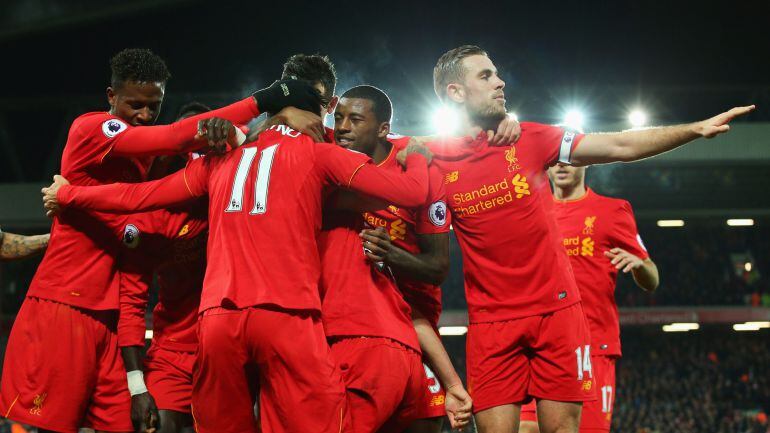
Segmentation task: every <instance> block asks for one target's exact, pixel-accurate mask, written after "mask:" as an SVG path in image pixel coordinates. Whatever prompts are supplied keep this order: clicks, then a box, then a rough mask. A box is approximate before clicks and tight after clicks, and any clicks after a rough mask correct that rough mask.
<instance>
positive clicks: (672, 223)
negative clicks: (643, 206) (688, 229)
mask: <svg viewBox="0 0 770 433" xmlns="http://www.w3.org/2000/svg"><path fill="white" fill-rule="evenodd" d="M658 227H684V220H658Z"/></svg>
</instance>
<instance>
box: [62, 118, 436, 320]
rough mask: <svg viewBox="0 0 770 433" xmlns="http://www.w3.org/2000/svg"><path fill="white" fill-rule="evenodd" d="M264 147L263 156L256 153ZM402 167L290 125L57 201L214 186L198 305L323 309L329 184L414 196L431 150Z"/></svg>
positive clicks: (131, 198)
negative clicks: (324, 211) (169, 170)
mask: <svg viewBox="0 0 770 433" xmlns="http://www.w3.org/2000/svg"><path fill="white" fill-rule="evenodd" d="M257 155H259V158H257ZM407 166H408V167H409V169H408V170H407V172H406V173H405V174H403V175H396V174H392V173H389V172H385V171H384V170H380V169H377V168H376V167H374V166H373V165H372V164H369V158H368V157H366V156H365V155H363V154H361V153H358V152H351V151H348V150H345V149H342V148H340V147H338V146H335V145H333V144H329V143H313V141H312V140H311V139H310V138H309V137H307V136H304V135H302V134H300V133H298V132H296V131H294V130H292V129H291V128H288V127H286V126H284V125H278V126H273V127H271V128H270V129H268V130H267V131H265V132H263V133H262V134H261V135H260V136H259V139H258V140H257V141H256V142H254V143H250V144H248V145H245V146H241V147H239V148H238V149H236V150H234V151H232V152H229V153H227V154H225V155H222V156H212V157H205V158H198V159H195V160H193V161H192V162H190V163H189V164H188V166H187V167H186V168H185V169H184V170H182V171H180V172H177V173H175V174H172V175H171V176H168V177H166V178H164V179H161V180H159V181H154V182H147V183H143V184H134V185H132V184H114V185H103V186H99V187H92V188H78V187H72V186H64V187H62V188H61V189H60V190H59V193H58V199H59V202H60V203H61V204H62V205H64V206H67V205H70V206H72V205H75V206H80V207H84V208H88V209H94V210H100V209H101V210H113V211H122V212H126V211H134V212H136V211H145V210H152V209H158V208H163V207H168V206H173V205H177V204H180V203H184V202H186V201H189V200H190V199H191V198H192V197H200V196H203V195H206V194H208V195H209V240H208V246H207V255H208V266H207V269H206V277H205V280H204V288H203V295H202V299H201V307H200V309H201V311H203V310H206V309H208V308H212V307H218V306H223V307H226V308H245V307H249V306H253V305H274V306H278V307H281V308H285V309H308V310H320V306H321V305H320V299H319V296H318V289H317V287H318V279H319V277H320V261H319V256H318V248H317V246H316V243H315V242H316V238H317V235H318V232H319V231H320V226H321V203H322V199H323V197H322V195H323V191H324V189H325V187H327V186H342V187H349V188H351V189H353V190H356V191H359V192H363V193H365V194H369V195H372V196H375V197H377V198H380V199H382V200H386V201H394V202H400V203H401V204H402V205H407V206H414V205H416V204H418V203H421V202H422V201H424V200H425V196H426V195H427V173H428V170H427V165H426V161H425V158H424V157H423V156H422V155H419V154H412V155H410V156H409V157H408V158H407Z"/></svg>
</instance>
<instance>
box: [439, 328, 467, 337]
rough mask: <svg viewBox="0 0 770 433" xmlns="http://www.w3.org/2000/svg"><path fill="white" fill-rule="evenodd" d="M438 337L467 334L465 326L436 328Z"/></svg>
mask: <svg viewBox="0 0 770 433" xmlns="http://www.w3.org/2000/svg"><path fill="white" fill-rule="evenodd" d="M438 333H439V335H465V334H467V333H468V327H467V326H441V327H439V328H438Z"/></svg>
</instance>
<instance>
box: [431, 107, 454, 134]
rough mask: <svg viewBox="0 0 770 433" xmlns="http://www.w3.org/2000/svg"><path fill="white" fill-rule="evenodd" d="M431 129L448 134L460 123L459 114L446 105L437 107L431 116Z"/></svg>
mask: <svg viewBox="0 0 770 433" xmlns="http://www.w3.org/2000/svg"><path fill="white" fill-rule="evenodd" d="M431 121H432V123H433V130H434V131H436V133H437V134H439V135H450V134H452V133H453V132H454V131H455V130H457V127H458V124H459V123H460V116H459V115H458V113H457V111H456V110H453V109H452V108H450V107H447V106H446V105H442V106H441V107H439V108H438V109H437V110H436V111H435V112H434V113H433V117H432V118H431Z"/></svg>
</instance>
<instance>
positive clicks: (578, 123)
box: [562, 109, 585, 131]
mask: <svg viewBox="0 0 770 433" xmlns="http://www.w3.org/2000/svg"><path fill="white" fill-rule="evenodd" d="M584 120H585V116H583V113H582V112H581V111H580V110H575V109H572V110H569V111H567V113H566V114H565V115H564V120H563V121H562V125H564V126H566V127H568V128H572V129H576V130H578V131H582V130H583V121H584Z"/></svg>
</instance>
